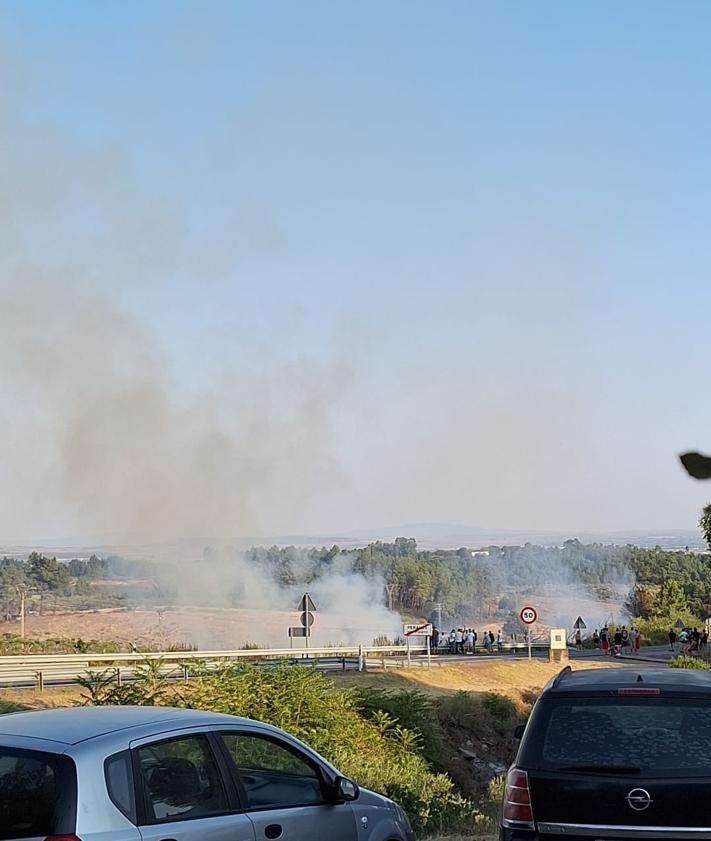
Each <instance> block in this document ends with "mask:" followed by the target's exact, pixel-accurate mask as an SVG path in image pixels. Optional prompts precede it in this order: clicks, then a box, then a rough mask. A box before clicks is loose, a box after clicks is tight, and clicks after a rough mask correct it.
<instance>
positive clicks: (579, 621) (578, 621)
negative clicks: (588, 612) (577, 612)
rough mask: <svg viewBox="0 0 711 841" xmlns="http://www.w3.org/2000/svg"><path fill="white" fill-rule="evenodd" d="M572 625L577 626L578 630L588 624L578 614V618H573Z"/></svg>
mask: <svg viewBox="0 0 711 841" xmlns="http://www.w3.org/2000/svg"><path fill="white" fill-rule="evenodd" d="M573 627H574V628H577V629H578V630H583V629H584V628H587V627H588V626H587V625H586V624H585V623H584V622H583V617H582V616H578V618H577V619H576V620H575V625H573Z"/></svg>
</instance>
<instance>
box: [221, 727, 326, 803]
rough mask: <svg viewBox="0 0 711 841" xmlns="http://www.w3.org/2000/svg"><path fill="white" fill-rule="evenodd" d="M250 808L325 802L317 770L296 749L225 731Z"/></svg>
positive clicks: (225, 741)
mask: <svg viewBox="0 0 711 841" xmlns="http://www.w3.org/2000/svg"><path fill="white" fill-rule="evenodd" d="M222 738H223V740H224V743H225V746H226V748H227V751H228V752H229V754H230V756H231V757H232V760H233V762H234V764H235V765H236V767H237V771H238V772H239V777H240V780H241V782H242V786H243V788H244V791H245V794H246V796H247V806H248V808H250V809H266V808H277V809H279V808H284V807H288V806H309V805H314V804H317V803H323V800H324V799H323V793H322V788H321V777H320V774H319V772H318V771H317V769H316V768H315V767H314V766H313V765H312V764H311V763H310V762H309V761H308V760H307V759H306V758H305V757H304V756H302V755H301V754H299V753H298V752H297V751H296V750H294V749H291V748H289V747H287V746H285V745H284V744H282V743H279V742H276V741H273V740H271V739H265V738H263V737H262V736H255V735H252V734H247V733H223V734H222Z"/></svg>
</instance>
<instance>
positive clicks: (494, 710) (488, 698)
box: [481, 692, 516, 722]
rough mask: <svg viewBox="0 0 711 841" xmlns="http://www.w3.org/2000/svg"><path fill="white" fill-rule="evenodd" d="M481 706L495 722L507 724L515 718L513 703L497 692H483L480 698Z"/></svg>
mask: <svg viewBox="0 0 711 841" xmlns="http://www.w3.org/2000/svg"><path fill="white" fill-rule="evenodd" d="M481 705H482V706H483V707H484V709H485V710H486V711H487V712H488V713H490V714H491V715H492V716H493V717H494V718H495V719H496V720H497V721H501V722H509V721H512V720H513V719H514V718H515V717H516V707H515V706H514V703H513V701H512V700H511V699H510V698H507V697H506V696H505V695H499V693H498V692H485V693H484V694H483V695H482V698H481Z"/></svg>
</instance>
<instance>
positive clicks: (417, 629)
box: [402, 622, 432, 637]
mask: <svg viewBox="0 0 711 841" xmlns="http://www.w3.org/2000/svg"><path fill="white" fill-rule="evenodd" d="M402 632H403V634H404V635H405V636H406V637H431V636H432V623H431V622H422V623H420V624H419V625H403V626H402Z"/></svg>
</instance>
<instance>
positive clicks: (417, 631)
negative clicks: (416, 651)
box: [402, 622, 432, 669]
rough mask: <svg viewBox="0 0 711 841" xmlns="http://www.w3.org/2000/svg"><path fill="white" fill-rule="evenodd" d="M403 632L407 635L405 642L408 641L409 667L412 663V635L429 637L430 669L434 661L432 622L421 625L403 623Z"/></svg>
mask: <svg viewBox="0 0 711 841" xmlns="http://www.w3.org/2000/svg"><path fill="white" fill-rule="evenodd" d="M402 633H403V635H404V637H405V642H406V643H407V665H408V668H409V666H410V665H411V660H410V637H425V638H426V639H427V668H428V669H429V668H430V667H431V665H432V661H431V660H430V637H431V636H432V623H431V622H423V623H422V624H420V625H403V626H402Z"/></svg>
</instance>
